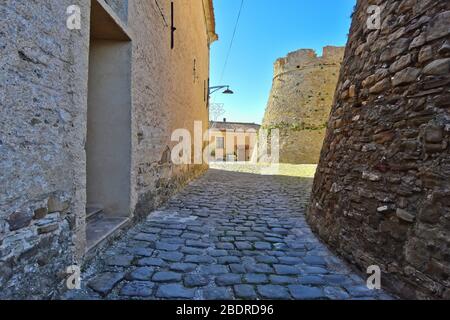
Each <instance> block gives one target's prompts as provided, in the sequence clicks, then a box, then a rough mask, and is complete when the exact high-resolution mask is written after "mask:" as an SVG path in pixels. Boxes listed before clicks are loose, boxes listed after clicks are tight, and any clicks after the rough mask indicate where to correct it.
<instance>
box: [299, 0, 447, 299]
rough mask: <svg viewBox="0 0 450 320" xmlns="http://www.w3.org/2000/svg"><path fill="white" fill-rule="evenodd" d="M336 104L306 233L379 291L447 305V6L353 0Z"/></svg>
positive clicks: (442, 1) (427, 0)
mask: <svg viewBox="0 0 450 320" xmlns="http://www.w3.org/2000/svg"><path fill="white" fill-rule="evenodd" d="M373 5H377V6H378V7H376V6H375V7H374V6H373ZM377 13H379V14H380V15H379V19H378V17H377ZM377 20H379V21H380V23H379V24H378V26H377ZM335 96H336V98H335V102H334V105H333V108H332V111H331V117H330V121H329V122H328V128H327V133H326V137H325V141H324V146H323V150H322V152H321V159H320V163H319V167H318V171H317V174H316V177H315V182H314V187H313V193H312V197H311V202H310V205H309V210H308V213H307V218H308V221H309V223H310V225H311V226H312V227H313V229H314V230H315V231H316V232H317V233H318V234H319V235H320V236H321V237H322V239H324V240H325V241H326V242H327V243H328V244H329V245H330V247H331V248H333V249H334V250H335V251H337V252H338V253H339V254H341V255H342V256H343V257H344V258H346V259H347V260H349V261H350V262H352V263H353V264H355V265H357V266H358V267H359V268H360V269H361V271H362V272H364V273H366V271H367V268H368V267H369V266H372V265H377V266H379V267H380V268H381V271H382V274H381V283H382V287H383V288H387V289H391V290H392V291H394V292H396V293H398V294H399V295H400V296H402V297H404V298H430V297H432V298H443V299H450V154H449V133H450V113H449V108H450V1H448V0H397V1H392V0H373V1H372V0H371V1H369V0H359V1H358V3H357V6H356V9H355V13H354V15H353V23H352V27H351V30H350V38H349V42H348V44H347V48H346V52H345V57H344V61H343V64H342V69H341V72H340V77H339V83H338V87H337V91H336V94H335Z"/></svg>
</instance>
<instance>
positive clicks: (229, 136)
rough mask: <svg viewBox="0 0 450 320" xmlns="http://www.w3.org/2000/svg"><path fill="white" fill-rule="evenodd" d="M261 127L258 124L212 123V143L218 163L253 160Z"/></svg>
mask: <svg viewBox="0 0 450 320" xmlns="http://www.w3.org/2000/svg"><path fill="white" fill-rule="evenodd" d="M260 127H261V126H260V125H259V124H256V123H242V122H227V119H223V122H220V121H211V123H210V143H211V144H212V146H213V158H214V159H215V160H217V161H223V160H226V161H239V162H242V161H244V162H246V161H247V162H248V161H250V160H252V158H253V153H254V151H255V146H256V143H257V140H258V139H257V138H258V131H259V129H260Z"/></svg>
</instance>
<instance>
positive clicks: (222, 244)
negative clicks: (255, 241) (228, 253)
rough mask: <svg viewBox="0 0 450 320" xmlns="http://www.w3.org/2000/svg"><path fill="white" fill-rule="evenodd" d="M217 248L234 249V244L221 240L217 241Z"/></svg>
mask: <svg viewBox="0 0 450 320" xmlns="http://www.w3.org/2000/svg"><path fill="white" fill-rule="evenodd" d="M216 248H217V249H223V250H233V249H234V245H233V244H232V243H229V242H219V243H216Z"/></svg>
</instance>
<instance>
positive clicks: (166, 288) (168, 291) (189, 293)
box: [156, 283, 195, 299]
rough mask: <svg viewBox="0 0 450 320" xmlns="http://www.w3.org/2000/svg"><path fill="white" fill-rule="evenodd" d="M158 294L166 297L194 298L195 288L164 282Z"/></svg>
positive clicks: (160, 296)
mask: <svg viewBox="0 0 450 320" xmlns="http://www.w3.org/2000/svg"><path fill="white" fill-rule="evenodd" d="M156 296H157V297H158V298H164V299H193V298H194V296H195V290H194V289H189V288H185V287H184V286H182V285H180V284H175V283H171V284H163V285H160V286H159V288H158V290H157V291H156Z"/></svg>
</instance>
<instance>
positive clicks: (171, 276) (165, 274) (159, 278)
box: [152, 271, 182, 282]
mask: <svg viewBox="0 0 450 320" xmlns="http://www.w3.org/2000/svg"><path fill="white" fill-rule="evenodd" d="M181 277H182V276H181V274H180V273H176V272H170V271H160V272H156V273H155V274H154V275H153V277H152V280H153V281H155V282H178V281H181Z"/></svg>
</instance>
